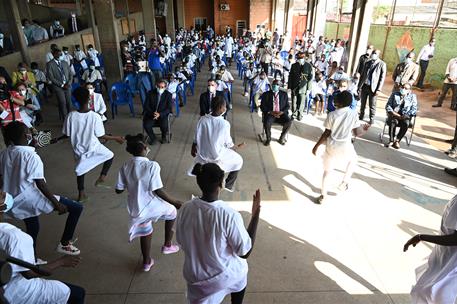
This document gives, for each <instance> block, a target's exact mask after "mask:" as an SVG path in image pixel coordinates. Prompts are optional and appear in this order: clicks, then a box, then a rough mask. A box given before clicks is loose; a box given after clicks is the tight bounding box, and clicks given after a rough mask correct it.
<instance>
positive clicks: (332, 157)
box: [313, 91, 370, 204]
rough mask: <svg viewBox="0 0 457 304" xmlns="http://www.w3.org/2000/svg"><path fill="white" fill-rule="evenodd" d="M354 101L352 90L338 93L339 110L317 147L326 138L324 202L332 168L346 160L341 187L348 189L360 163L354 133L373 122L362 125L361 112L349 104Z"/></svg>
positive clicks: (332, 115)
mask: <svg viewBox="0 0 457 304" xmlns="http://www.w3.org/2000/svg"><path fill="white" fill-rule="evenodd" d="M351 103H352V94H351V93H350V92H348V91H343V92H342V93H340V94H338V95H337V96H335V107H336V108H337V109H336V110H335V111H333V112H330V113H329V114H328V116H327V119H326V120H325V122H324V128H325V131H324V133H323V134H322V136H321V138H320V139H319V141H318V142H317V143H316V145H315V146H314V148H313V154H314V155H316V152H317V149H318V148H319V146H320V145H321V144H323V143H324V142H326V146H325V153H324V156H323V160H324V175H323V177H322V189H321V196H319V197H318V198H317V203H319V204H320V203H322V202H323V201H324V199H325V198H326V196H327V180H328V176H329V174H330V172H331V171H332V170H333V169H334V168H335V167H336V166H337V165H338V164H345V165H346V172H345V175H344V178H343V182H342V183H341V185H340V186H339V187H338V188H339V189H340V190H341V191H344V190H347V188H348V183H349V179H350V178H351V176H352V173H353V172H354V169H355V166H356V165H357V154H356V152H355V149H354V145H353V144H352V141H351V140H352V135H353V134H355V135H356V136H360V135H362V134H363V133H365V132H366V131H367V130H368V128H369V127H370V125H369V124H365V125H363V126H360V122H359V119H358V117H357V112H356V111H353V110H351V109H350V108H349V106H350V105H351Z"/></svg>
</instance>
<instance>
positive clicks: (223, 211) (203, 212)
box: [176, 103, 261, 304]
mask: <svg viewBox="0 0 457 304" xmlns="http://www.w3.org/2000/svg"><path fill="white" fill-rule="evenodd" d="M221 104H223V103H221ZM221 121H223V120H222V119H221ZM193 174H194V175H196V176H197V183H198V186H199V187H200V189H201V191H202V195H201V197H200V198H194V199H192V200H191V201H189V202H187V203H185V204H183V206H182V207H181V209H180V210H179V213H178V217H177V219H176V240H177V242H178V244H179V245H181V248H182V250H183V251H184V254H185V256H184V268H183V274H184V279H185V280H186V282H187V299H188V301H189V303H222V301H223V300H224V297H225V296H226V295H228V294H231V303H232V304H242V303H243V298H244V293H245V291H246V286H247V274H248V264H247V261H246V259H247V258H248V257H249V256H250V254H251V252H252V249H253V246H254V242H255V238H256V231H257V225H258V222H259V215H260V207H261V206H260V191H259V190H257V191H256V192H255V194H254V196H253V202H252V213H251V221H250V223H249V226H248V228H247V229H246V228H245V227H244V224H243V218H242V217H241V215H240V213H238V212H237V211H235V210H233V209H232V208H230V207H229V206H228V204H226V203H225V202H224V201H222V200H220V199H219V194H220V192H221V190H222V189H223V183H224V171H223V170H221V168H220V167H219V166H218V165H217V164H214V163H207V164H205V165H201V164H196V165H195V167H194V168H193Z"/></svg>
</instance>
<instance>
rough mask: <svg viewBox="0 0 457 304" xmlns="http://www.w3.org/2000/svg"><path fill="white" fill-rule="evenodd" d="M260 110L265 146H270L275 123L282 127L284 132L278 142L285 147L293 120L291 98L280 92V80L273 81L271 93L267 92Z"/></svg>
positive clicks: (263, 96)
mask: <svg viewBox="0 0 457 304" xmlns="http://www.w3.org/2000/svg"><path fill="white" fill-rule="evenodd" d="M260 109H261V110H262V121H263V128H264V130H265V135H266V139H265V142H264V143H263V144H264V145H265V146H268V145H270V141H271V125H272V124H273V123H279V124H281V125H282V132H281V136H280V137H279V140H278V142H279V143H280V144H281V145H284V144H285V143H286V136H287V133H288V132H289V129H290V126H291V125H292V120H291V118H290V116H289V97H288V96H287V92H285V91H281V90H279V81H278V80H274V81H273V84H272V88H271V91H268V92H265V93H264V94H263V95H262V102H261V104H260Z"/></svg>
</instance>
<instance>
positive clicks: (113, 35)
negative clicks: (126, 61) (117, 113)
mask: <svg viewBox="0 0 457 304" xmlns="http://www.w3.org/2000/svg"><path fill="white" fill-rule="evenodd" d="M94 5H95V7H97V9H96V10H95V16H96V18H97V22H98V31H99V35H100V44H101V52H102V53H103V57H104V59H105V74H106V78H107V80H108V86H110V85H111V84H113V83H114V82H116V81H120V80H121V79H122V76H123V75H122V64H121V56H120V55H121V49H120V45H119V34H118V28H117V19H116V18H115V17H114V3H113V0H94Z"/></svg>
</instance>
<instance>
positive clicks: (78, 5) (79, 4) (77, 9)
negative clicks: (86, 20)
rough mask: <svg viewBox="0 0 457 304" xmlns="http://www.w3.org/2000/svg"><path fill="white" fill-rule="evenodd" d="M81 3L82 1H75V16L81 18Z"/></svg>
mask: <svg viewBox="0 0 457 304" xmlns="http://www.w3.org/2000/svg"><path fill="white" fill-rule="evenodd" d="M81 1H82V0H76V2H75V4H76V11H75V13H76V16H81V12H82V5H81Z"/></svg>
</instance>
